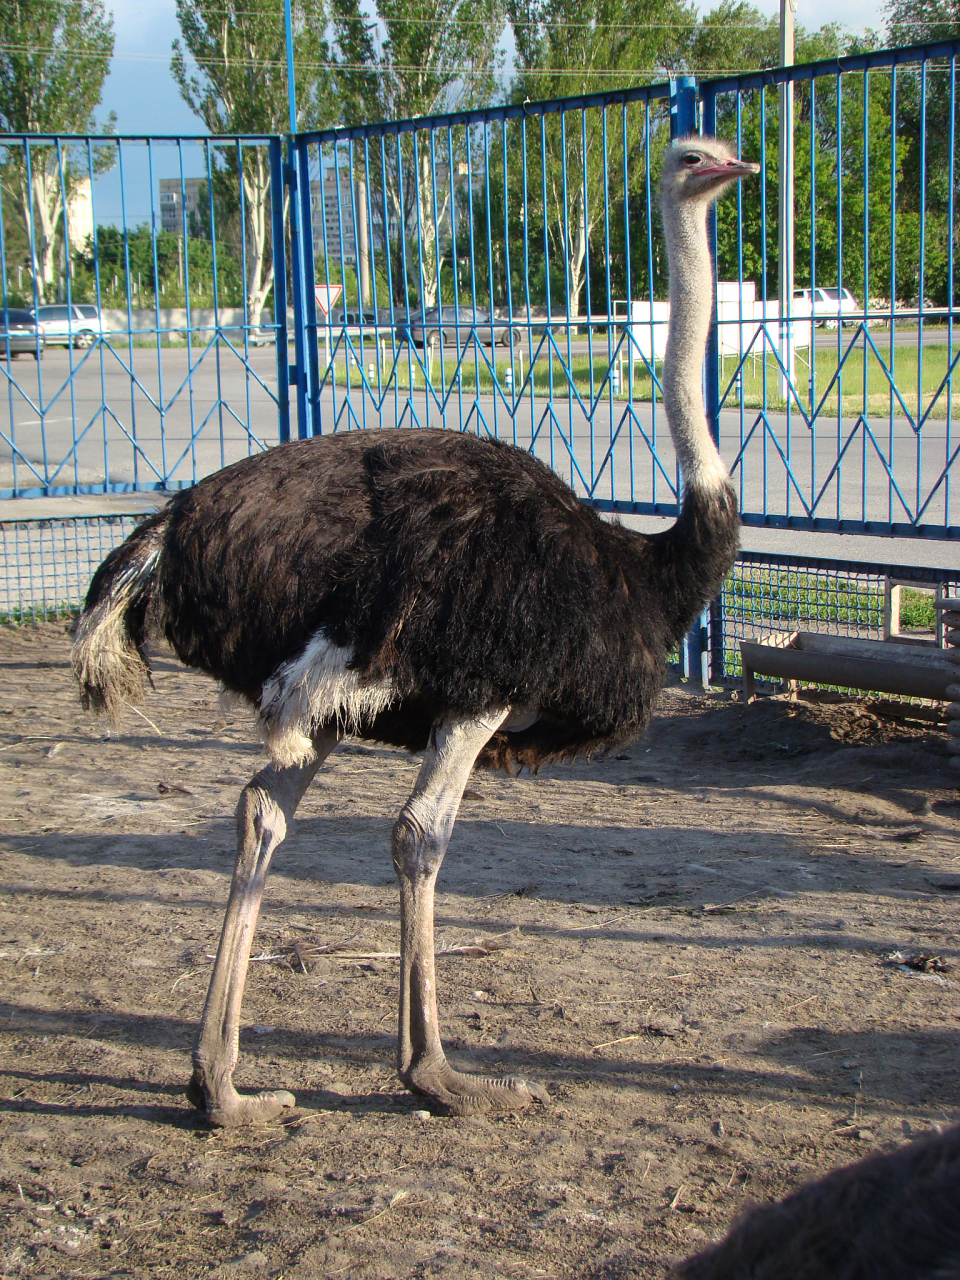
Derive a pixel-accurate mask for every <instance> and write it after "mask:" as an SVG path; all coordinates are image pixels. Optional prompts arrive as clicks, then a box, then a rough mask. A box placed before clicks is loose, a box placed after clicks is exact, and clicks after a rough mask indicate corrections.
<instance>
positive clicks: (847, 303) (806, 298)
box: [793, 285, 863, 329]
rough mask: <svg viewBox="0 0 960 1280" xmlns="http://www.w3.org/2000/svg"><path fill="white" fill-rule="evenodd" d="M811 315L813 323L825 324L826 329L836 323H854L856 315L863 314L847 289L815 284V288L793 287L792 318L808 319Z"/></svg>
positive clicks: (835, 325)
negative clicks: (829, 287)
mask: <svg viewBox="0 0 960 1280" xmlns="http://www.w3.org/2000/svg"><path fill="white" fill-rule="evenodd" d="M811 315H812V316H813V319H814V323H815V324H817V325H825V326H826V327H827V328H828V329H836V327H837V325H838V323H843V324H855V323H856V321H855V319H852V318H851V319H847V318H846V317H848V316H850V317H856V316H862V315H863V309H862V307H861V306H860V303H859V302H858V301H857V300H856V298H855V297H854V296H853V294H852V293H851V292H850V290H849V289H847V288H846V287H844V288H843V289H827V288H823V287H822V286H821V285H817V287H816V288H815V289H795V290H794V291H793V318H794V319H795V320H809V319H810V317H811Z"/></svg>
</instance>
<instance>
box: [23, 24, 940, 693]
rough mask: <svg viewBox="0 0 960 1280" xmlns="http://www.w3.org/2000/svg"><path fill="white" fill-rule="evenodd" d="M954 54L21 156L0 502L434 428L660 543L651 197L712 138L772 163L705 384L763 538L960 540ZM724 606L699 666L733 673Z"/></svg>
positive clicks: (733, 240)
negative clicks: (630, 522)
mask: <svg viewBox="0 0 960 1280" xmlns="http://www.w3.org/2000/svg"><path fill="white" fill-rule="evenodd" d="M958 55H960V41H956V42H945V43H940V44H937V45H928V46H923V47H918V48H914V49H903V50H893V51H886V52H876V53H869V54H864V55H862V56H857V57H850V58H844V59H840V60H834V61H831V62H829V63H818V64H813V65H809V66H803V67H793V68H785V69H779V70H775V71H769V72H762V73H755V74H750V75H742V76H736V77H730V78H725V79H722V80H715V81H710V82H704V83H701V84H700V85H699V86H698V85H697V84H696V83H695V82H694V81H693V80H681V81H678V82H673V83H671V84H661V85H654V86H646V87H640V88H637V89H633V90H629V91H618V92H611V93H603V94H596V95H592V96H586V97H579V98H568V99H564V100H558V101H552V102H544V103H522V104H512V105H508V106H504V107H495V108H494V107H491V108H488V109H486V110H481V111H473V112H469V113H461V114H456V115H448V116H442V117H434V118H430V119H423V120H408V121H392V122H387V123H381V124H374V125H364V126H356V127H350V128H341V129H336V130H328V131H326V132H322V133H313V134H302V135H297V136H295V137H289V138H287V139H282V138H279V137H237V138H183V137H177V138H144V137H141V138H119V137H111V138H103V137H100V138H87V137H71V138H53V137H41V136H35V135H29V136H17V137H13V136H6V137H3V138H0V285H2V294H3V298H2V302H3V306H2V311H0V321H2V323H3V326H4V329H3V336H2V337H0V377H2V384H3V391H4V393H5V394H4V395H3V397H2V401H3V407H2V408H0V498H12V497H31V496H41V495H44V496H57V495H64V494H78V493H103V494H107V493H117V492H124V491H133V490H137V491H142V490H156V491H159V492H161V493H162V492H164V491H169V490H173V489H176V488H179V487H182V486H184V485H189V484H192V483H194V482H195V481H196V480H197V479H198V478H199V477H200V476H201V475H203V474H206V473H207V472H210V471H214V470H216V469H218V468H219V467H221V466H223V465H224V464H225V463H227V462H230V461H232V460H234V459H235V458H238V457H241V456H244V455H245V454H247V453H250V452H254V451H258V450H261V449H264V448H267V447H269V446H271V445H273V444H275V443H277V442H278V441H283V440H285V439H288V438H289V437H290V435H291V434H299V435H300V436H302V437H305V436H310V435H314V434H319V433H326V432H331V431H344V430H354V429H358V428H364V427H369V426H394V425H397V426H400V425H411V426H428V425H431V426H433V425H439V426H444V427H447V428H450V429H453V430H462V431H473V432H477V433H479V434H489V435H491V436H497V437H500V438H505V439H508V440H511V441H513V442H514V443H516V444H518V445H520V446H521V447H524V448H527V449H530V450H531V451H533V452H534V453H536V454H537V455H538V456H539V457H541V458H542V459H543V460H544V461H546V462H548V463H549V464H550V465H552V466H553V467H555V468H556V469H557V470H558V471H559V472H560V473H561V474H563V475H564V477H565V478H566V479H567V480H568V481H569V482H570V484H571V485H572V486H573V487H574V489H575V490H576V491H577V492H578V493H579V494H580V495H581V496H582V497H583V498H585V499H586V500H587V501H590V502H592V503H593V504H595V505H596V506H597V507H598V508H600V509H602V510H606V511H616V512H622V513H633V514H638V515H652V516H666V517H669V516H672V515H673V514H674V513H675V512H676V509H677V500H678V494H679V474H678V470H677V462H676V457H675V453H674V450H673V447H672V442H671V440H670V436H669V432H668V430H667V424H666V420H665V416H664V414H663V411H662V405H661V388H660V382H659V374H660V367H661V360H662V355H663V351H664V347H665V341H666V330H667V324H668V320H669V304H668V302H667V300H666V299H667V281H666V264H665V257H664V254H663V250H662V235H661V231H660V227H659V225H658V223H659V212H658V198H657V174H658V170H659V164H660V159H661V157H662V154H663V151H664V149H665V148H666V146H667V145H668V143H669V140H670V138H671V137H676V136H678V135H679V134H683V133H686V132H696V131H697V130H698V129H702V130H703V131H704V132H716V133H719V134H720V135H721V136H724V137H726V138H728V139H729V140H730V141H731V142H733V143H734V144H735V146H736V147H737V149H738V151H739V152H740V153H741V154H742V155H744V156H746V157H747V158H748V159H751V160H756V161H758V162H759V163H760V165H761V173H760V177H759V179H758V180H757V181H755V182H752V183H744V184H742V185H741V186H740V187H739V188H738V189H737V190H735V191H732V192H730V193H729V194H728V195H727V196H726V197H725V198H724V199H723V200H722V201H721V203H720V206H719V208H718V212H717V216H716V218H715V220H714V225H713V228H712V234H713V236H714V245H715V258H716V262H717V273H718V307H717V323H716V325H715V326H714V328H713V331H712V334H711V342H710V347H709V350H708V356H707V361H706V365H705V380H704V393H705V397H706V403H707V408H708V414H709V418H710V422H711V426H712V429H713V431H714V435H715V438H716V439H717V441H718V444H719V447H720V450H721V453H722V454H723V457H724V459H725V461H726V462H727V464H728V466H729V467H730V469H731V472H732V474H733V476H734V478H735V481H736V483H737V485H738V488H739V494H740V501H741V509H742V514H743V518H744V521H745V523H746V524H748V525H757V526H771V527H780V528H783V527H786V528H796V529H805V530H812V531H820V530H822V531H829V532H837V531H840V532H843V531H850V532H860V533H877V532H880V533H895V534H899V535H903V536H909V537H919V536H924V537H932V538H935V539H942V540H944V541H945V542H947V541H949V540H953V539H956V538H958V537H960V520H958V518H957V506H956V502H957V499H956V497H955V494H954V487H955V486H954V479H955V477H956V474H957V469H958V465H960V464H958V461H957V459H958V454H960V442H958V439H957V428H956V425H955V416H956V414H957V412H958V409H960V403H958V401H957V400H956V399H955V395H957V396H960V388H955V384H956V382H957V380H958V371H957V363H958V360H960V342H958V335H957V333H956V329H955V326H956V321H957V319H958V315H960V312H958V310H957V307H956V300H955V290H956V280H955V276H956V227H955V224H956V216H957V210H956V193H955V186H956V180H957V174H956V166H955V159H954V146H955V140H956V123H957V120H956V118H957V84H956V80H957V75H956V72H957V58H958ZM784 85H788V86H790V87H791V90H792V92H793V94H794V109H795V114H794V120H795V124H794V128H793V132H792V135H790V136H789V137H788V138H787V139H786V143H785V146H786V148H787V151H788V152H789V159H790V161H791V163H792V167H793V173H794V180H795V186H796V199H795V206H794V207H795V217H794V221H793V225H792V236H793V242H794V244H795V268H794V269H795V281H794V288H793V289H790V290H788V292H787V297H786V298H785V304H786V305H785V306H784V307H783V308H781V307H780V302H779V298H778V267H779V246H780V243H781V232H782V231H783V228H781V226H780V225H779V221H778V199H777V197H778V181H779V177H778V161H779V159H780V144H779V118H780V111H781V95H780V89H781V86H784ZM27 310H29V311H32V312H33V313H34V315H35V316H36V317H38V318H39V319H40V320H41V322H42V323H43V325H44V327H45V329H46V333H45V336H42V335H40V334H39V333H38V332H37V331H31V330H29V326H28V328H27V330H24V329H23V328H22V327H21V328H19V329H18V328H17V323H16V320H15V317H16V316H17V315H18V313H20V312H22V311H27ZM85 312H86V313H92V314H85ZM61 313H62V314H61ZM64 317H65V318H64ZM18 349H19V350H18ZM21 352H22V354H21ZM291 402H292V406H291ZM0 514H2V513H0ZM110 528H111V536H113V534H118V536H119V530H118V529H114V528H113V526H111V527H110ZM31 536H32V535H31ZM58 536H59V535H58ZM61 541H62V539H61ZM68 541H69V540H68ZM11 545H13V544H12V543H11ZM18 545H19V544H18ZM37 545H38V546H39V545H40V544H39V543H38V544H37ZM56 545H59V543H57V542H56V541H53V542H51V543H50V547H51V548H53V547H55V546H56ZM63 545H64V546H66V545H67V542H64V543H63ZM78 545H79V544H78ZM946 563H950V561H949V560H947V561H946ZM81 576H82V575H81ZM7 578H8V580H9V581H11V582H12V581H13V579H12V578H11V577H10V574H9V573H8V574H7ZM18 580H19V579H18ZM78 581H79V579H78ZM45 590H46V588H45ZM727 604H729V601H728V602H727ZM8 607H9V609H10V610H11V611H12V610H13V604H12V603H10V604H9V606H8ZM44 607H46V606H44ZM728 612H729V611H728V610H727V611H726V612H725V606H724V605H722V604H721V605H718V606H716V607H715V608H714V610H713V614H712V616H711V618H710V619H707V618H705V619H704V622H703V627H702V628H701V630H700V632H699V633H698V635H697V636H696V637H695V638H694V641H693V644H692V647H691V653H690V655H688V658H687V661H688V662H689V663H691V664H693V665H696V661H697V655H698V654H700V653H702V654H707V653H708V652H709V651H710V649H711V646H712V648H713V649H714V650H716V652H715V653H714V655H713V664H712V665H713V669H714V672H715V674H716V673H717V672H718V671H720V670H723V669H724V663H725V662H726V659H725V658H723V656H722V653H721V650H723V648H724V645H725V644H726V640H723V639H722V637H724V636H726V632H727V630H729V627H728V626H727V623H728V622H729V617H728ZM711 636H712V639H711ZM718 637H719V638H718ZM718 646H719V648H718ZM704 660H705V659H704ZM718 664H719V666H718ZM727 665H729V664H728V663H727Z"/></svg>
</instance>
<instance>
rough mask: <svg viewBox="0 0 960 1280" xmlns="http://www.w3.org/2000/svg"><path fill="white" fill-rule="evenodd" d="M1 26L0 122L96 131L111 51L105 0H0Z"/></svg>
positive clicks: (14, 128) (43, 129) (16, 127)
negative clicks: (96, 113) (95, 115)
mask: <svg viewBox="0 0 960 1280" xmlns="http://www.w3.org/2000/svg"><path fill="white" fill-rule="evenodd" d="M0 30H2V31H3V46H2V47H0V127H2V129H3V130H4V131H5V132H7V133H92V132H93V130H94V122H93V112H94V110H95V109H96V107H97V106H98V105H99V102H100V95H101V92H102V89H103V81H104V79H105V77H106V74H107V71H108V70H109V69H110V58H111V57H112V55H113V18H112V16H110V15H109V14H108V13H107V11H106V9H105V7H104V5H103V3H102V0H0ZM36 154H37V153H36V151H32V152H31V158H32V157H33V156H35V155H36Z"/></svg>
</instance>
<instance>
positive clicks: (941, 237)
mask: <svg viewBox="0 0 960 1280" xmlns="http://www.w3.org/2000/svg"><path fill="white" fill-rule="evenodd" d="M886 15H887V32H888V41H889V43H891V44H893V45H900V44H920V43H923V42H927V41H933V40H955V39H957V37H958V35H960V4H958V3H956V0H890V2H889V3H888V4H887V6H886ZM954 112H955V113H956V103H954ZM950 114H951V106H950V60H949V59H948V58H944V59H940V60H937V61H929V62H928V63H927V65H926V77H925V83H924V80H922V79H921V75H920V69H919V67H909V66H908V67H903V68H900V69H898V72H897V121H896V124H897V149H898V158H899V159H900V160H901V162H902V165H901V174H900V175H898V176H900V177H902V179H903V181H902V183H900V184H899V185H898V190H897V254H896V268H897V273H896V285H897V293H898V294H899V296H900V298H901V299H903V300H905V301H915V300H916V299H917V298H918V297H919V295H920V284H921V282H920V233H921V227H922V230H923V233H924V259H925V261H924V278H923V294H924V296H925V297H929V298H931V299H932V300H933V301H935V302H937V303H938V304H941V305H945V304H949V305H951V306H952V305H953V298H951V297H950V279H949V243H950V236H951V228H950V196H951V192H950V168H951V158H952V159H953V177H954V188H953V205H954V216H955V221H954V227H953V241H954V244H956V241H957V233H958V230H960V166H958V165H957V162H956V158H955V156H954V157H951V137H950V134H951V128H950V124H951V121H950ZM958 128H960V119H957V116H956V114H955V115H954V120H953V134H954V137H956V136H957V135H958ZM921 192H923V193H924V196H925V199H924V201H923V205H921ZM923 215H925V218H924V217H923Z"/></svg>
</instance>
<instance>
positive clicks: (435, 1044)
mask: <svg viewBox="0 0 960 1280" xmlns="http://www.w3.org/2000/svg"><path fill="white" fill-rule="evenodd" d="M508 714H509V712H508V711H507V710H504V711H492V712H489V713H487V714H486V715H484V716H482V717H478V718H476V719H461V718H456V719H453V718H452V719H449V720H445V721H443V722H442V723H438V724H436V725H434V728H433V731H432V733H431V735H430V742H429V744H428V746H427V749H426V752H425V753H424V757H423V765H422V766H421V769H420V773H419V775H418V777H417V782H416V785H415V787H414V789H413V792H412V794H411V796H410V798H409V800H408V801H407V802H406V804H405V805H404V806H403V809H402V810H401V811H400V817H399V818H398V819H397V822H396V824H395V826H394V828H393V865H394V869H395V870H396V873H397V879H398V880H399V882H400V1032H399V1042H398V1046H397V1069H398V1072H399V1074H400V1079H401V1080H402V1081H403V1082H404V1084H405V1085H407V1087H408V1088H409V1089H412V1090H413V1091H414V1093H420V1094H424V1095H425V1096H426V1097H428V1098H433V1099H434V1100H435V1101H436V1102H439V1103H441V1104H442V1105H443V1106H445V1107H446V1108H447V1109H448V1110H450V1111H452V1112H454V1113H457V1114H463V1113H465V1112H470V1111H486V1110H487V1109H489V1108H490V1107H504V1108H508V1107H516V1106H520V1105H525V1104H526V1103H528V1102H531V1101H533V1100H534V1099H536V1100H537V1101H539V1102H546V1101H547V1093H546V1090H545V1089H543V1087H542V1086H541V1085H537V1084H532V1083H528V1082H526V1081H524V1080H518V1079H514V1078H510V1077H504V1078H501V1079H496V1080H485V1079H483V1078H482V1077H480V1076H472V1075H464V1074H463V1073H462V1072H459V1071H454V1070H453V1068H452V1067H451V1066H450V1065H449V1064H448V1062H447V1060H446V1057H445V1056H444V1052H443V1045H442V1044H441V1043H440V1027H439V1022H438V1015H437V984H436V974H435V967H434V955H433V952H434V943H433V894H434V887H435V885H436V880H437V873H438V872H439V870H440V864H441V863H442V862H443V855H444V853H445V852H446V849H447V844H448V843H449V840H450V834H451V832H452V831H453V824H454V822H455V821H456V816H457V809H458V808H459V806H460V799H461V797H462V795H463V789H464V787H465V786H466V785H467V779H468V778H469V776H470V771H471V769H472V768H473V765H474V762H475V761H476V758H477V756H478V754H479V753H480V750H481V749H482V747H483V745H484V743H486V742H487V741H488V740H489V738H490V736H491V735H492V734H493V733H494V732H495V731H496V730H497V728H498V727H499V726H500V725H501V724H502V723H503V721H504V720H505V719H506V718H507V715H508Z"/></svg>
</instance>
